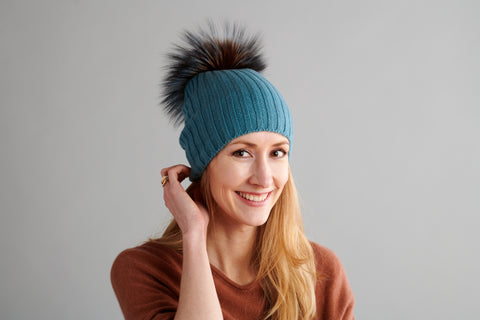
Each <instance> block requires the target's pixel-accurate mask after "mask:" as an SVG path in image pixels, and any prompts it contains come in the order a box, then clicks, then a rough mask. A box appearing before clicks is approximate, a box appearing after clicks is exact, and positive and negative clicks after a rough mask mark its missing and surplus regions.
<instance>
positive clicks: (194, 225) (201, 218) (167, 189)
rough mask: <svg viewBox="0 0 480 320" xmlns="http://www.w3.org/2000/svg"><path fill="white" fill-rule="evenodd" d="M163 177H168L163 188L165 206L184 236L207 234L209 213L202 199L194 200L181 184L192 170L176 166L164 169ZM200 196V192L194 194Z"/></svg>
mask: <svg viewBox="0 0 480 320" xmlns="http://www.w3.org/2000/svg"><path fill="white" fill-rule="evenodd" d="M161 174H162V177H163V176H168V181H167V182H166V183H165V185H164V186H163V199H164V200H165V205H166V206H167V208H168V209H169V210H170V212H171V213H172V215H173V217H174V218H175V221H177V224H178V226H179V227H180V230H182V234H183V235H185V234H187V233H191V232H202V233H203V234H204V235H206V233H207V226H208V213H207V210H206V208H205V207H204V206H203V205H202V204H201V203H200V201H199V200H200V199H198V198H196V199H195V200H196V201H195V200H194V199H192V198H191V197H190V196H189V195H188V194H187V192H186V191H185V190H184V189H183V186H182V185H181V184H180V183H181V182H182V181H183V180H184V179H185V178H187V177H188V176H189V175H190V168H189V167H187V166H184V165H176V166H172V167H169V168H165V169H162V171H161ZM194 194H195V195H197V194H198V195H199V194H200V192H199V190H198V192H194Z"/></svg>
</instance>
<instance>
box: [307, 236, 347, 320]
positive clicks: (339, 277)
mask: <svg viewBox="0 0 480 320" xmlns="http://www.w3.org/2000/svg"><path fill="white" fill-rule="evenodd" d="M312 247H313V251H314V253H315V260H316V266H317V277H318V281H317V285H316V290H315V292H316V299H317V311H318V319H325V320H326V319H328V320H354V319H355V317H354V315H353V306H354V296H353V293H352V290H351V288H350V284H349V283H348V279H347V275H346V273H345V269H344V268H343V265H342V263H341V262H340V259H339V258H338V257H337V255H336V254H335V253H334V252H333V251H332V250H330V249H328V248H325V247H323V246H320V245H318V244H316V243H312Z"/></svg>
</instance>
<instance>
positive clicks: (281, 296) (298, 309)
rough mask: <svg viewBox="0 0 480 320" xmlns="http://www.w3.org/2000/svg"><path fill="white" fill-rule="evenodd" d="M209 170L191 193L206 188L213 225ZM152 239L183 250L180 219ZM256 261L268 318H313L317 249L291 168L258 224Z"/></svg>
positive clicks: (191, 186)
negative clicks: (310, 237)
mask: <svg viewBox="0 0 480 320" xmlns="http://www.w3.org/2000/svg"><path fill="white" fill-rule="evenodd" d="M207 171H208V167H207V169H206V170H205V172H204V174H203V175H202V179H201V180H200V182H193V183H192V184H191V185H190V186H189V188H188V189H187V192H188V193H189V194H190V195H191V196H192V197H193V192H194V190H195V189H196V188H199V189H200V190H201V193H202V196H203V201H204V205H205V206H206V208H207V209H208V212H209V215H210V223H209V226H210V225H214V224H213V223H212V221H213V220H212V219H215V215H214V212H215V201H214V200H213V198H212V195H211V193H210V185H209V179H208V173H207ZM197 190H198V189H197ZM153 241H155V242H158V243H161V244H164V245H166V246H169V247H171V248H174V249H175V250H177V251H179V252H181V251H182V233H181V230H180V228H179V227H178V225H177V223H176V222H175V220H172V221H171V222H170V224H169V225H168V227H167V228H166V229H165V232H164V233H163V235H162V237H161V238H159V239H155V240H153ZM252 263H253V264H254V265H255V267H256V268H257V269H258V274H257V280H259V281H260V283H261V285H262V288H263V291H264V293H265V297H266V304H267V314H266V315H265V319H271V320H291V319H305V320H310V319H312V318H313V317H314V316H315V314H316V299H315V284H316V279H317V275H316V271H315V260H314V254H313V249H312V247H311V245H310V242H309V241H308V239H307V238H306V236H305V233H304V231H303V222H302V217H301V211H300V204H299V201H298V196H297V191H296V188H295V184H294V183H293V178H292V175H291V174H290V173H289V178H288V181H287V183H286V184H285V186H284V189H283V191H282V194H281V195H280V197H279V199H278V200H277V202H276V203H275V205H274V207H273V208H272V211H271V212H270V216H269V218H268V220H267V222H266V223H265V224H264V225H262V226H260V227H259V232H258V239H257V243H256V247H255V252H254V259H253V261H252Z"/></svg>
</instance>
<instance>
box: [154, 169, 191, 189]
mask: <svg viewBox="0 0 480 320" xmlns="http://www.w3.org/2000/svg"><path fill="white" fill-rule="evenodd" d="M160 173H161V175H162V182H163V183H162V185H163V186H164V187H165V186H166V185H167V184H168V182H178V183H180V182H182V181H183V180H185V179H186V178H187V177H189V176H190V168H189V167H187V166H185V165H182V164H179V165H175V166H171V167H168V168H164V169H162V170H161V171H160ZM164 177H168V180H166V178H164Z"/></svg>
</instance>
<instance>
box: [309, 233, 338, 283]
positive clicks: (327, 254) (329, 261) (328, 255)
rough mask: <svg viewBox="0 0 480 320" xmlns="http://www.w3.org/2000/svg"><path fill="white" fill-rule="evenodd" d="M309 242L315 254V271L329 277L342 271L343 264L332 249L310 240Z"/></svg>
mask: <svg viewBox="0 0 480 320" xmlns="http://www.w3.org/2000/svg"><path fill="white" fill-rule="evenodd" d="M310 244H311V246H312V249H313V253H314V256H315V265H316V267H317V272H320V276H322V275H323V276H326V277H327V278H330V277H332V276H335V275H336V274H338V273H341V272H343V265H342V263H341V261H340V259H339V258H338V256H337V255H336V254H335V252H333V250H331V249H329V248H327V247H324V246H322V245H319V244H318V243H315V242H312V241H311V242H310Z"/></svg>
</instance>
